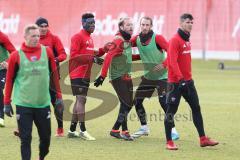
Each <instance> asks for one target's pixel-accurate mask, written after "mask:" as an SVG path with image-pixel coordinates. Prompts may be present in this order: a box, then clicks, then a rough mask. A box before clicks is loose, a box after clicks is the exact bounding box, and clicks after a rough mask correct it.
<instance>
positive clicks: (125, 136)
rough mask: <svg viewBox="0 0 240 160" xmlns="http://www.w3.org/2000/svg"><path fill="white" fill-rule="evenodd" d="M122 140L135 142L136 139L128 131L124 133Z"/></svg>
mask: <svg viewBox="0 0 240 160" xmlns="http://www.w3.org/2000/svg"><path fill="white" fill-rule="evenodd" d="M121 137H122V139H124V140H126V141H133V140H134V138H133V137H132V136H131V135H130V134H129V132H127V131H123V132H122V134H121Z"/></svg>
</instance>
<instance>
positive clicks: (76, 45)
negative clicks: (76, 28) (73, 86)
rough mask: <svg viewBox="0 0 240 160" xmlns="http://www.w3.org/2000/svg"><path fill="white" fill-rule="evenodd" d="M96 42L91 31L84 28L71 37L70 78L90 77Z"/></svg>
mask: <svg viewBox="0 0 240 160" xmlns="http://www.w3.org/2000/svg"><path fill="white" fill-rule="evenodd" d="M93 56H94V44H93V40H92V38H91V35H90V33H88V32H87V31H85V30H84V29H82V30H81V31H80V32H79V33H77V34H75V35H74V36H73V37H72V39H71V48H70V62H69V73H70V79H76V78H88V79H89V78H90V74H91V68H92V64H93Z"/></svg>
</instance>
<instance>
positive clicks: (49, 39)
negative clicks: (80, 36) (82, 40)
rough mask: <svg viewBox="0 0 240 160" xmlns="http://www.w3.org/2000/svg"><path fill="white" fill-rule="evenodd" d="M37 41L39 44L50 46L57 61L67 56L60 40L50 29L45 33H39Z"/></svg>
mask: <svg viewBox="0 0 240 160" xmlns="http://www.w3.org/2000/svg"><path fill="white" fill-rule="evenodd" d="M39 42H40V44H42V45H44V46H47V47H49V48H51V49H52V51H53V53H54V57H55V58H57V60H58V61H59V62H62V61H64V60H65V59H66V58H67V54H66V52H65V49H64V47H63V44H62V42H61V40H60V39H59V37H58V36H56V35H53V34H52V33H51V32H50V31H48V32H47V34H46V35H41V36H40V40H39Z"/></svg>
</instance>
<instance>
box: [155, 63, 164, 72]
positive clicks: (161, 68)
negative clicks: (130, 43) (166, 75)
mask: <svg viewBox="0 0 240 160" xmlns="http://www.w3.org/2000/svg"><path fill="white" fill-rule="evenodd" d="M163 69H164V67H163V65H162V64H158V65H156V66H155V67H154V68H153V71H154V72H160V71H162V70H163Z"/></svg>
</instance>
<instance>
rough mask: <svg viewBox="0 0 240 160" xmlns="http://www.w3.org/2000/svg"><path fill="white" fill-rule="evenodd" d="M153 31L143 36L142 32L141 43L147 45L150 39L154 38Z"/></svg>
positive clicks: (140, 35)
mask: <svg viewBox="0 0 240 160" xmlns="http://www.w3.org/2000/svg"><path fill="white" fill-rule="evenodd" d="M152 35H153V31H152V30H151V31H149V32H148V33H147V34H142V32H141V33H140V34H139V38H140V42H141V43H143V44H144V43H146V42H147V40H149V38H152Z"/></svg>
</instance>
